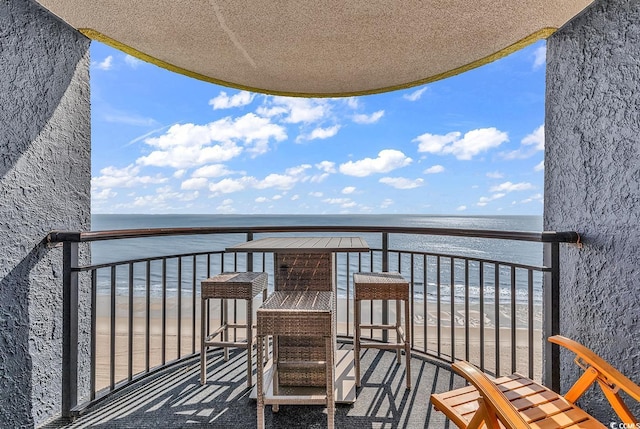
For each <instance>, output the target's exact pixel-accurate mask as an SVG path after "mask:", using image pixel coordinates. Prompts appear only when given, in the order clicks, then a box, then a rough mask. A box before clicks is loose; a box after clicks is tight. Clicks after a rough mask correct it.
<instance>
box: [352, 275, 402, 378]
mask: <svg viewBox="0 0 640 429" xmlns="http://www.w3.org/2000/svg"><path fill="white" fill-rule="evenodd" d="M353 284H354V288H355V299H354V301H355V302H354V306H355V308H354V317H353V320H354V325H355V326H354V327H355V329H354V331H355V339H354V358H355V372H356V386H358V387H360V349H361V348H379V349H386V350H394V349H395V350H396V351H397V359H398V363H400V359H401V358H400V351H401V350H403V349H404V353H405V359H406V360H405V361H406V377H407V389H411V344H410V342H409V341H410V338H411V319H410V317H409V282H407V280H405V278H404V277H402V275H401V274H400V273H396V272H378V273H355V274H354V275H353ZM363 300H366V301H375V300H383V301H386V300H389V301H391V300H394V301H395V302H396V320H395V324H380V325H375V324H368V325H367V324H362V323H361V308H360V307H361V305H362V301H363ZM401 302H404V329H403V328H402V326H401V318H400V315H401V311H400V305H401ZM362 329H381V330H383V331H389V330H395V331H396V342H395V343H392V342H363V341H361V339H360V332H361V330H362Z"/></svg>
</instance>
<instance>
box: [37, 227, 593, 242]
mask: <svg viewBox="0 0 640 429" xmlns="http://www.w3.org/2000/svg"><path fill="white" fill-rule="evenodd" d="M287 232H289V233H291V232H299V233H309V232H325V233H328V232H335V233H341V232H343V233H354V232H357V233H389V234H421V235H444V236H451V237H474V238H492V239H502V240H516V241H532V242H541V243H579V242H580V235H579V234H578V233H577V232H574V231H565V232H555V231H544V232H525V231H497V230H482V229H453V228H421V227H400V226H398V227H394V226H335V225H331V226H328V225H321V226H317V225H316V226H284V225H283V226H244V227H239V226H233V227H225V226H222V227H190V228H145V229H118V230H108V231H87V232H82V231H51V232H50V233H49V234H48V235H47V237H46V240H47V242H48V243H62V242H76V243H83V242H92V241H104V240H120V239H125V238H144V237H161V236H175V235H204V234H245V233H254V234H260V233H287Z"/></svg>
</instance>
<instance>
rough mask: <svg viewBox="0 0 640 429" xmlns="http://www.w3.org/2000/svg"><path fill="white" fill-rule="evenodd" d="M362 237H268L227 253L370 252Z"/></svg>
mask: <svg viewBox="0 0 640 429" xmlns="http://www.w3.org/2000/svg"><path fill="white" fill-rule="evenodd" d="M369 250H370V249H369V245H368V244H367V242H366V241H364V240H363V239H362V238H360V237H267V238H261V239H259V240H253V241H247V242H244V243H240V244H237V245H235V246H230V247H227V252H291V253H294V252H295V253H321V252H368V251H369Z"/></svg>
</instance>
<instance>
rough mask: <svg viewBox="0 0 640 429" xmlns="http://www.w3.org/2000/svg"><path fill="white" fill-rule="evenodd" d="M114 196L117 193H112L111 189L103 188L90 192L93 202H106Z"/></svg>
mask: <svg viewBox="0 0 640 429" xmlns="http://www.w3.org/2000/svg"><path fill="white" fill-rule="evenodd" d="M116 195H118V193H117V192H114V191H112V190H111V188H105V189H103V190H102V191H98V192H91V198H92V199H93V200H108V199H111V198H114V197H115V196H116Z"/></svg>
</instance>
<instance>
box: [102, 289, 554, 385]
mask: <svg viewBox="0 0 640 429" xmlns="http://www.w3.org/2000/svg"><path fill="white" fill-rule="evenodd" d="M97 298H98V302H97V306H96V308H97V315H96V316H97V317H96V341H97V343H96V344H97V350H98V353H97V356H96V390H100V389H102V388H104V387H108V386H109V383H110V331H111V317H110V308H111V303H110V297H109V296H107V295H98V296H97ZM210 302H211V319H210V320H211V322H210V323H211V324H212V326H218V325H219V323H220V318H219V316H220V301H218V300H211V301H210ZM192 303H193V300H192V298H191V297H189V298H187V299H184V298H183V299H182V312H181V318H180V319H181V320H180V325H179V323H178V311H177V298H175V297H174V298H169V299H167V301H166V303H165V304H166V306H165V315H166V318H165V337H164V339H165V361H171V360H174V359H176V358H178V357H179V356H178V338H177V334H178V326H180V334H181V339H180V349H181V353H180V356H186V355H189V354H191V353H193V352H194V347H193V345H194V341H195V352H196V353H197V352H198V351H199V349H200V335H199V330H200V299H199V298H198V299H196V306H195V311H193V307H192ZM368 304H369V303H368V302H364V303H363V304H362V315H363V323H367V322H368V321H369V315H370V314H371V307H370V306H369V305H368ZM418 304H419V305H418ZM259 305H260V299H259V298H258V299H256V300H255V301H254V311H255V309H256V308H257V307H258V306H259ZM431 307H433V308H431ZM473 307H477V306H473V305H470V311H469V316H470V317H469V325H470V326H469V338H466V336H465V330H466V328H465V326H464V305H463V304H456V306H455V307H454V317H453V320H454V323H455V325H454V328H453V335H454V341H455V349H454V352H455V358H456V359H461V358H463V359H466V348H467V344H468V345H469V359H468V360H469V361H470V362H471V363H473V364H475V365H477V366H480V363H481V359H480V354H481V351H482V350H481V349H482V347H480V340H481V330H480V314H481V313H480V311H479V308H473ZM489 307H491V308H489ZM500 307H501V308H500V329H499V330H498V331H497V332H498V336H499V343H498V346H497V347H496V329H495V327H494V323H493V318H495V309H494V308H492V306H489V305H485V312H484V323H485V324H484V330H483V331H482V332H483V333H484V367H485V370H486V371H488V372H492V370H495V360H496V359H495V357H496V352H497V353H499V355H500V358H499V361H500V368H501V373H511V372H513V371H510V370H511V369H512V368H511V363H512V356H511V348H512V347H511V321H510V319H508V323H507V326H505V322H507V319H506V317H505V319H503V317H502V316H503V314H505V313H507V314H510V307H508V306H503V305H501V306H500ZM503 307H504V308H503ZM507 307H508V308H507ZM230 308H231V309H233V304H231V305H230ZM236 308H237V310H238V312H237V317H238V320H244V315H245V313H246V310H245V304H244V302H238V305H237V307H236ZM337 308H338V311H337V317H336V318H337V333H338V335H339V336H341V335H342V336H344V335H347V336H352V335H353V300H352V299H350V300H347V299H342V298H339V299H338V302H337ZM347 309H348V310H349V311H348V312H347ZM381 309H382V303H381V302H375V303H374V308H373V310H374V313H373V314H374V322H379V321H380V320H379V318H376V315H381V314H382V311H381ZM487 309H489V310H490V311H487ZM507 309H508V310H509V312H506V310H507ZM450 310H451V306H450V304H446V305H442V306H441V315H442V319H441V329H440V336H439V343H440V349H439V350H440V352H441V354H440V356H441V357H442V358H444V359H448V357H449V355H450V354H451V332H452V329H451V325H450V321H451V311H450ZM517 310H519V311H517V312H516V315H517V319H518V322H517V323H516V329H515V339H516V341H515V345H514V349H515V353H516V355H515V363H516V365H515V368H513V369H514V370H515V371H517V372H521V373H524V374H528V373H529V370H528V338H529V330H528V328H525V327H522V326H520V325H521V322H522V320H521V319H522V317H518V315H522V314H523V313H522V312H521V311H520V310H522V309H521V308H517ZM413 311H414V313H413V332H412V338H413V346H414V348H415V349H417V350H419V351H422V352H424V351H425V350H426V352H427V353H430V354H434V355H437V351H438V332H437V324H436V323H435V321H436V320H437V309H436V305H435V304H430V303H427V317H426V318H425V314H424V305H423V303H422V302H420V303H414V305H413ZM539 314H540V315H541V309H539ZM194 315H195V333H194V332H193V326H194V325H193V316H194ZM229 315H230V317H233V313H232V310H230V312H229ZM524 316H525V319H527V318H528V314H525V315H524ZM394 317H395V305H390V306H389V319H390V320H394ZM146 319H147V315H146V299H145V298H144V297H134V299H133V356H132V362H133V374H134V375H135V374H137V373H138V372H141V371H144V370H145V368H146V360H147V357H146V340H147V335H146V333H145V331H146V323H147V320H146ZM538 319H539V316H536V317H534V321H536V322H539V323H534V330H533V346H534V362H533V366H534V374H533V375H534V377H535V378H538V379H539V378H540V377H541V372H542V332H541V322H540V321H539V320H538ZM254 320H255V318H254ZM425 321H426V325H425ZM162 325H163V324H162V299H161V298H155V297H154V298H151V299H150V312H149V327H150V332H149V352H150V353H149V367H150V368H153V367H155V366H157V365H160V364H162V332H163V328H162ZM128 331H129V299H128V297H116V317H115V333H116V335H115V350H116V353H115V356H114V359H115V382H116V383H117V382H118V381H119V380H122V379H126V378H127V376H128V372H129V369H128V361H129V350H128V349H129V346H128V343H129V333H128ZM237 332H238V338H244V335H245V334H244V330H242V329H238V331H237ZM376 334H377V335H374V336H373V338H377V339H380V338H381V335H380V333H379V331H378V332H376ZM363 335H368V332H367V330H364V331H363ZM425 338H426V347H425ZM505 368H509V371H505V370H504V369H505Z"/></svg>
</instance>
